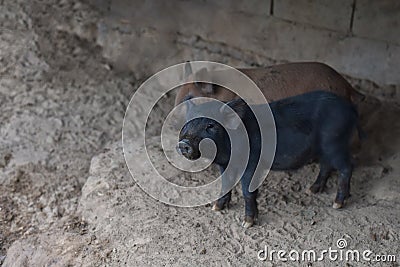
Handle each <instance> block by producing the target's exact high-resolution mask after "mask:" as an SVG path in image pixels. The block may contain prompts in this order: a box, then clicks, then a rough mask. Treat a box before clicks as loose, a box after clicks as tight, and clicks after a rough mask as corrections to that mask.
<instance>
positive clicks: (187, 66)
mask: <svg viewBox="0 0 400 267" xmlns="http://www.w3.org/2000/svg"><path fill="white" fill-rule="evenodd" d="M192 74H193V71H192V65H191V64H190V61H186V63H185V73H184V77H185V78H188V77H189V76H190V75H192Z"/></svg>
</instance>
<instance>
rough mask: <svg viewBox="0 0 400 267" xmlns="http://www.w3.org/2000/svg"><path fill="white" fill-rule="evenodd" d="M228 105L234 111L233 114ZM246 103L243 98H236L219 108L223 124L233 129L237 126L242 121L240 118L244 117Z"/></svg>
mask: <svg viewBox="0 0 400 267" xmlns="http://www.w3.org/2000/svg"><path fill="white" fill-rule="evenodd" d="M228 106H229V107H230V108H231V109H233V110H234V111H235V113H236V114H237V116H236V114H234V113H233V112H232V111H230V109H229V108H228ZM246 107H247V104H246V102H245V101H244V100H243V99H236V100H232V101H230V102H228V103H227V104H225V105H223V106H222V107H221V108H220V112H221V113H222V115H223V116H224V126H226V127H227V128H228V129H232V130H235V129H237V128H238V127H239V125H240V123H241V122H242V120H241V119H242V118H243V117H244V114H245V111H246Z"/></svg>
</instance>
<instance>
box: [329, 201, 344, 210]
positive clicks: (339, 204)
mask: <svg viewBox="0 0 400 267" xmlns="http://www.w3.org/2000/svg"><path fill="white" fill-rule="evenodd" d="M332 207H333V208H334V209H336V210H337V209H341V208H343V203H337V202H335V203H333V206H332Z"/></svg>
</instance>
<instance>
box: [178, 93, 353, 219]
mask: <svg viewBox="0 0 400 267" xmlns="http://www.w3.org/2000/svg"><path fill="white" fill-rule="evenodd" d="M201 105H207V103H205V104H199V105H197V106H196V108H199V107H201ZM227 105H229V106H230V107H231V108H232V109H233V110H234V111H235V112H236V113H237V114H238V115H239V117H240V118H241V120H242V121H243V124H244V125H245V127H246V129H247V132H248V133H249V142H250V156H249V161H248V164H247V167H246V170H245V172H244V174H243V176H242V177H241V183H242V190H243V196H244V199H245V222H247V223H248V224H249V225H250V226H251V225H252V224H253V222H254V219H255V217H256V216H257V212H258V211H257V201H256V198H257V190H256V191H254V192H249V190H248V188H249V185H250V182H251V179H252V176H253V174H254V171H255V169H256V167H257V163H258V161H259V158H260V152H261V148H260V147H261V141H260V140H261V135H260V128H259V126H258V123H257V120H256V118H255V116H254V114H253V112H252V111H251V109H250V107H249V106H248V105H247V104H246V103H245V102H244V101H243V100H241V99H237V100H232V101H231V102H229V103H227ZM252 107H254V108H257V106H252ZM206 108H208V107H206ZM270 108H271V110H272V113H273V116H274V119H275V125H276V131H277V132H276V133H277V146H276V153H275V158H274V160H273V163H272V167H271V170H277V171H279V170H294V169H298V168H300V167H302V166H304V165H306V164H308V163H311V162H313V161H318V162H319V165H320V172H319V174H318V177H317V179H316V181H315V182H314V184H313V185H312V186H311V188H310V190H311V192H313V193H318V192H322V191H323V190H324V187H325V185H326V182H327V178H328V177H329V175H330V173H331V172H332V171H333V170H337V171H338V173H339V178H338V190H337V194H336V198H335V201H334V208H341V207H342V206H343V205H344V201H345V199H346V198H347V197H349V195H350V178H351V175H352V163H351V154H350V139H351V137H352V134H353V131H354V129H355V128H357V125H358V115H357V111H356V108H355V107H354V105H353V104H352V103H351V102H350V101H348V100H347V99H345V98H342V97H340V96H338V95H335V94H333V93H330V92H326V91H315V92H311V93H306V94H302V95H299V96H294V97H290V98H286V99H283V100H279V101H275V102H272V103H270ZM191 110H193V108H192V109H190V108H189V109H188V113H190V112H191ZM213 112H216V113H218V112H221V111H220V110H215V111H213ZM221 116H223V114H222V115H221ZM204 138H210V139H212V140H213V141H214V142H215V144H216V146H217V154H216V156H215V159H214V163H215V164H217V165H219V167H220V169H221V172H224V170H225V169H226V167H227V164H228V162H229V158H230V154H231V151H230V149H231V148H230V147H231V146H230V141H229V137H228V134H227V132H226V130H225V129H224V128H223V127H222V126H221V125H220V124H219V123H216V122H215V121H214V120H212V119H208V118H196V119H193V120H190V121H188V122H187V123H186V124H185V125H184V127H183V128H182V130H181V132H180V136H179V141H180V142H179V145H178V149H179V150H180V151H181V153H182V154H183V155H184V156H185V157H187V158H188V159H192V160H194V159H197V158H199V157H200V152H199V142H200V141H201V140H202V139H204ZM233 149H236V148H233ZM237 149H238V150H239V151H240V149H241V148H237ZM262 161H263V159H261V163H262ZM222 184H223V186H224V178H223V180H222ZM230 200H231V192H228V193H227V194H226V195H224V196H223V197H221V198H220V199H219V200H217V202H216V203H215V207H216V209H223V208H224V207H226V206H227V205H229V202H230Z"/></svg>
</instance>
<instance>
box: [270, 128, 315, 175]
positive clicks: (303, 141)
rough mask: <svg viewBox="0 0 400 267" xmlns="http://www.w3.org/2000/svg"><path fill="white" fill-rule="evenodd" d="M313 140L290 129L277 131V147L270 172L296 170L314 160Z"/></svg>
mask: <svg viewBox="0 0 400 267" xmlns="http://www.w3.org/2000/svg"><path fill="white" fill-rule="evenodd" d="M312 141H313V138H312V137H311V136H310V135H307V134H304V133H296V132H293V131H292V130H291V129H285V130H280V131H279V130H277V145H276V151H275V158H274V161H273V164H272V167H271V170H293V169H298V168H300V167H302V166H304V165H306V164H308V163H310V162H311V161H313V160H314V158H315V149H314V148H313V145H312V144H313V142H312Z"/></svg>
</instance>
